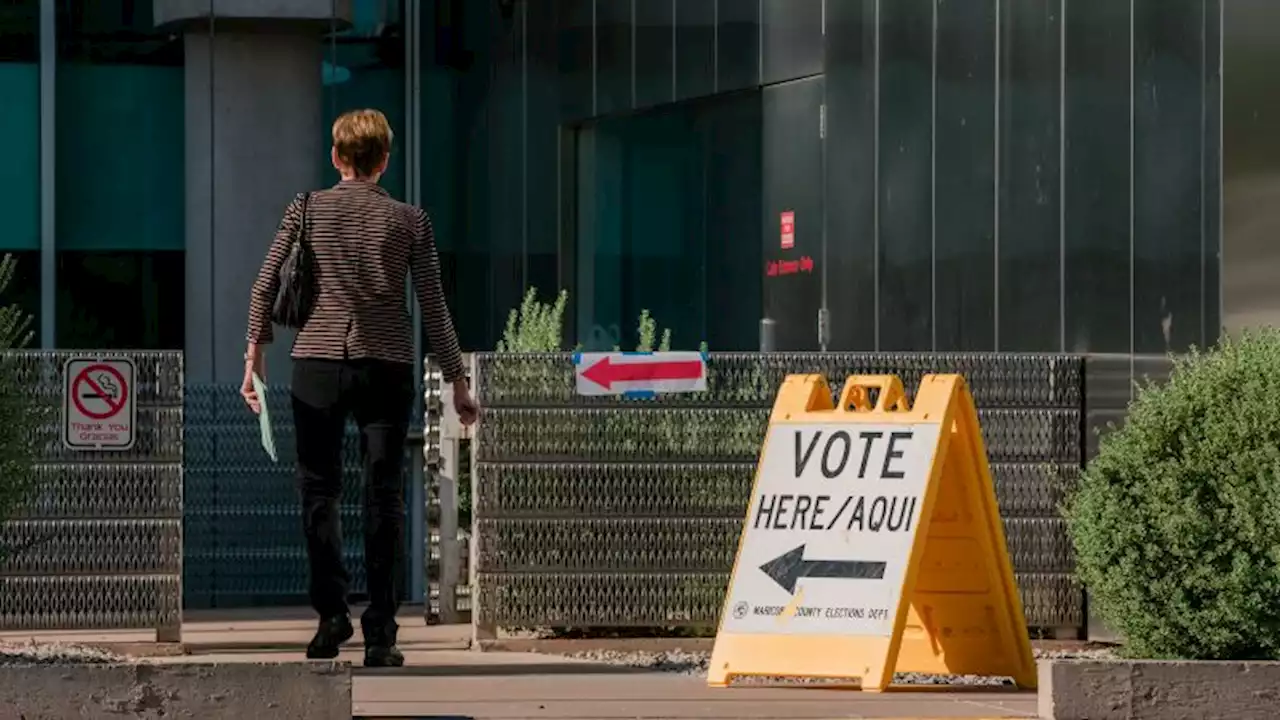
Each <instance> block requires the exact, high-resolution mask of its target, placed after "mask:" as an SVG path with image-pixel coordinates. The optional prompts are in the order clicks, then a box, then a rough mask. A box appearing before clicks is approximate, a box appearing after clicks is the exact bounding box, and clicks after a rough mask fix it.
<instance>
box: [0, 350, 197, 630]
mask: <svg viewBox="0 0 1280 720" xmlns="http://www.w3.org/2000/svg"><path fill="white" fill-rule="evenodd" d="M89 356H93V357H102V358H119V357H128V358H131V359H132V360H133V361H134V363H135V364H136V367H137V377H136V378H135V384H136V386H137V389H136V392H137V403H138V423H137V426H136V427H135V434H136V438H137V440H136V443H135V445H134V447H133V449H131V450H128V451H124V452H85V451H74V450H68V449H66V448H65V447H64V446H63V442H62V437H61V423H62V414H61V413H62V407H61V404H62V401H63V398H62V394H63V376H62V373H63V366H64V364H65V363H66V361H67V360H69V359H71V358H75V357H89ZM0 362H3V363H5V367H6V369H7V370H14V371H16V373H17V376H18V381H19V383H18V387H19V388H20V389H21V390H22V391H23V392H24V394H26V395H27V396H28V397H30V398H31V399H32V400H33V407H32V412H33V413H34V414H35V415H36V416H37V417H36V418H35V424H36V427H35V431H34V432H35V441H36V446H37V452H38V455H37V465H36V481H37V492H36V496H35V497H34V498H33V499H32V501H31V502H30V503H28V504H27V505H26V506H25V508H24V509H23V511H22V513H21V514H20V516H19V517H17V518H15V519H13V520H11V521H9V522H8V523H5V524H4V525H0V547H5V548H10V549H11V552H10V553H8V554H7V556H6V557H5V559H3V560H2V561H0V628H2V629H8V630H29V629H49V628H57V629H107V628H156V629H158V630H160V631H161V632H162V633H176V631H177V629H178V628H179V627H180V623H181V613H182V603H181V575H182V559H183V558H182V541H183V538H182V502H183V498H182V459H183V448H182V424H183V412H182V398H183V368H182V353H179V352H97V353H94V352H88V351H75V352H71V351H66V352H12V353H5V354H4V355H3V357H0ZM10 420H11V419H6V421H10Z"/></svg>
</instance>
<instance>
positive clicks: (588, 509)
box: [473, 353, 1084, 628]
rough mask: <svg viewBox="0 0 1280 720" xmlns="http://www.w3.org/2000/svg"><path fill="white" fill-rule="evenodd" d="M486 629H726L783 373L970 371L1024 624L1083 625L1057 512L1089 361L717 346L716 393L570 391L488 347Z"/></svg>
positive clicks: (478, 477) (711, 380) (481, 617)
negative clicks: (740, 350) (757, 467)
mask: <svg viewBox="0 0 1280 720" xmlns="http://www.w3.org/2000/svg"><path fill="white" fill-rule="evenodd" d="M475 368H476V370H475V372H476V375H477V378H475V379H474V381H473V384H474V386H475V387H476V388H477V392H478V394H479V398H480V402H481V406H482V407H484V408H485V414H484V418H483V420H482V421H481V423H480V425H479V436H478V441H477V443H476V447H475V449H474V454H475V465H474V468H473V474H474V480H473V482H474V486H475V497H474V513H475V518H476V522H475V529H476V533H477V534H476V537H475V538H474V539H473V542H475V543H476V544H477V547H476V552H475V555H474V557H475V559H476V561H477V565H476V568H475V575H474V577H475V582H476V591H477V592H478V595H479V597H478V601H477V602H476V603H475V605H474V609H473V612H475V613H478V616H477V618H476V621H477V623H478V624H479V625H481V626H489V627H493V626H506V627H530V626H535V627H537V626H562V625H563V626H575V627H584V626H627V625H631V626H655V625H656V626H681V625H692V626H699V625H713V624H714V623H715V621H716V619H717V616H718V613H719V611H720V603H721V600H722V598H723V594H724V591H725V587H726V585H727V581H728V574H729V572H730V570H731V568H732V565H733V557H734V553H735V550H736V547H737V542H738V536H739V533H740V530H741V527H742V525H741V524H742V521H743V516H744V514H745V511H746V508H747V505H748V501H749V495H750V488H751V483H752V474H753V468H754V463H755V460H756V457H757V454H758V452H759V447H760V442H761V441H762V439H763V437H764V432H765V428H766V426H767V423H768V414H769V408H770V407H771V406H772V403H773V399H774V394H775V392H776V389H777V387H778V386H779V385H780V383H781V381H782V379H783V378H784V377H785V376H786V375H788V374H793V373H821V374H823V375H825V376H826V377H828V378H830V379H831V381H832V382H831V384H832V386H833V392H838V390H839V387H840V384H841V382H842V380H843V378H845V377H847V376H849V375H854V374H893V375H898V376H900V377H901V378H902V379H903V383H904V385H905V386H906V388H907V389H908V393H911V392H912V391H914V388H915V387H916V386H917V385H918V384H919V380H920V378H921V377H922V376H923V375H925V374H927V373H960V374H962V375H964V376H965V378H966V380H967V381H968V383H969V385H970V387H971V389H972V392H973V394H974V397H975V400H976V401H977V404H978V408H979V416H980V420H981V424H982V429H983V435H984V439H985V441H986V444H987V450H988V453H989V456H990V460H991V463H992V471H993V475H994V477H995V483H996V492H997V495H998V497H999V501H1000V507H1001V511H1002V513H1003V516H1004V521H1005V529H1006V531H1007V537H1008V542H1009V552H1010V555H1011V556H1012V559H1013V564H1014V569H1015V573H1016V575H1017V579H1018V582H1019V586H1020V589H1021V594H1022V599H1023V603H1024V606H1025V608H1026V612H1027V616H1028V622H1029V623H1030V624H1031V625H1032V626H1034V627H1045V628H1079V627H1082V626H1083V623H1084V613H1083V593H1082V592H1081V591H1080V589H1079V588H1078V587H1076V585H1075V584H1074V582H1073V581H1072V579H1071V571H1072V568H1073V560H1072V556H1071V547H1070V542H1069V540H1068V537H1067V534H1066V528H1065V525H1064V524H1063V522H1062V521H1061V520H1060V519H1058V516H1057V511H1056V510H1057V506H1058V504H1059V502H1060V501H1061V500H1062V498H1063V493H1064V492H1065V491H1066V489H1067V488H1069V487H1070V485H1071V483H1073V482H1074V481H1075V479H1076V478H1078V476H1079V472H1080V467H1081V460H1082V457H1081V456H1082V437H1081V426H1082V418H1081V404H1082V401H1083V372H1082V371H1083V360H1082V359H1081V358H1078V357H1072V356H1061V355H996V354H974V355H960V354H956V355H946V354H942V355H915V354H838V353H823V354H817V353H811V354H810V353H804V354H801V353H774V354H767V355H760V354H713V355H712V356H711V358H710V362H709V365H708V388H707V391H706V392H703V393H697V394H692V395H671V396H662V397H659V398H657V399H654V400H641V401H635V400H627V399H623V398H616V397H603V398H585V397H579V396H577V395H575V394H574V383H573V362H572V356H570V355H568V354H551V355H505V354H486V355H479V356H477V358H476V366H475Z"/></svg>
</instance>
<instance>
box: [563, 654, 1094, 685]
mask: <svg viewBox="0 0 1280 720" xmlns="http://www.w3.org/2000/svg"><path fill="white" fill-rule="evenodd" d="M1035 654H1036V659H1037V660H1045V659H1055V660H1057V659H1063V660H1065V659H1082V660H1105V659H1110V658H1114V657H1116V653H1115V651H1114V650H1112V649H1109V648H1088V649H1078V650H1039V649H1037V650H1036V651H1035ZM565 657H569V658H573V659H575V660H586V661H589V662H595V663H603V664H606V665H617V666H622V667H633V668H637V669H641V670H649V671H652V672H666V673H673V674H677V675H690V676H694V675H705V674H706V673H707V668H708V666H709V664H710V661H711V653H709V652H698V651H686V650H668V651H661V652H647V651H631V652H628V651H623V650H586V651H582V652H576V653H569V654H566V655H565ZM893 681H894V683H896V684H902V685H969V686H992V687H999V686H1008V685H1012V684H1013V680H1012V679H1011V678H1005V677H986V676H980V675H929V674H925V673H898V674H897V675H895V676H894V680H893ZM735 683H738V684H743V685H754V684H778V683H787V684H802V685H824V684H836V685H848V684H849V682H848V681H847V680H843V681H841V680H825V679H823V680H818V679H813V680H808V679H804V680H802V679H798V678H743V679H740V680H736V681H735Z"/></svg>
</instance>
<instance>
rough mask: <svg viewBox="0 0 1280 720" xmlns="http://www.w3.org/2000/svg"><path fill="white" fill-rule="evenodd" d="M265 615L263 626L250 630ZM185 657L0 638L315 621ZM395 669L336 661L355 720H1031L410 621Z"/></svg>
mask: <svg viewBox="0 0 1280 720" xmlns="http://www.w3.org/2000/svg"><path fill="white" fill-rule="evenodd" d="M264 612H265V613H269V616H270V619H266V620H264V619H261V618H262V616H263V614H264ZM188 618H189V622H188V623H186V625H185V626H184V628H183V639H184V644H185V646H186V651H187V653H188V654H175V653H169V654H168V655H167V656H166V655H165V654H164V653H163V652H157V651H156V650H157V649H156V648H155V647H154V646H153V645H152V644H151V640H152V639H153V638H154V635H153V634H149V633H145V632H89V633H86V632H40V633H34V634H33V633H13V632H10V633H0V641H3V640H8V641H23V640H27V639H31V638H33V637H34V639H37V640H41V641H61V642H72V643H83V644H97V645H107V646H110V647H115V648H118V649H120V650H125V651H130V652H133V653H135V654H154V655H157V657H155V658H154V659H155V661H156V662H248V661H258V662H262V661H285V662H287V661H293V660H297V659H299V658H300V657H301V653H302V649H303V648H304V647H305V646H306V643H307V641H308V640H309V639H310V636H311V632H312V630H313V629H314V621H313V620H311V618H310V617H309V614H308V613H307V612H304V611H258V612H234V613H226V612H222V613H198V612H197V613H188ZM401 625H402V629H401V635H400V645H401V648H402V649H403V650H404V652H405V657H406V660H407V662H406V666H405V667H404V668H399V669H395V670H385V671H372V670H365V669H363V668H360V667H359V664H360V658H361V654H360V645H359V636H358V634H357V637H356V638H355V639H353V641H352V643H351V644H350V645H348V646H347V648H346V649H345V650H344V652H343V659H346V660H349V661H351V662H352V663H353V665H354V666H356V668H357V669H356V671H355V679H354V703H353V704H354V707H353V714H354V715H355V716H356V717H368V718H373V717H384V718H396V717H399V718H423V717H426V718H432V720H464V719H465V720H514V719H516V718H520V719H531V718H538V719H539V720H568V719H570V718H593V719H594V720H614V719H615V718H616V719H621V718H628V719H629V720H649V719H656V718H663V720H685V719H688V720H693V719H695V718H717V719H726V720H727V719H729V718H739V719H741V720H782V719H783V718H786V719H787V720H817V719H819V718H821V719H823V720H834V719H836V718H841V719H843V718H883V719H885V720H888V719H890V718H902V719H906V718H939V719H940V718H1031V717H1034V716H1035V711H1036V707H1035V706H1036V700H1035V696H1034V695H1033V694H1029V693H1007V692H1005V693H1001V692H944V691H937V692H922V693H911V694H906V693H886V694H883V695H875V694H869V693H868V694H864V693H860V692H857V691H847V690H832V689H821V690H819V689H804V688H761V687H747V688H729V689H712V688H708V687H707V686H706V683H705V681H704V680H703V679H702V678H701V677H688V676H681V675H673V674H669V673H658V672H648V671H642V670H635V669H631V668H620V667H616V666H609V665H601V664H597V663H591V662H587V661H582V660H574V659H569V658H563V657H555V656H548V655H537V654H533V653H521V652H485V653H478V652H472V651H470V650H467V649H465V648H466V647H467V638H468V633H469V628H467V627H466V626H434V627H427V626H425V624H424V623H423V621H422V616H421V615H420V614H417V615H415V614H413V613H406V615H405V616H404V618H403V619H402V620H401Z"/></svg>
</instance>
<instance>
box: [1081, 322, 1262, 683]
mask: <svg viewBox="0 0 1280 720" xmlns="http://www.w3.org/2000/svg"><path fill="white" fill-rule="evenodd" d="M1065 511H1066V517H1067V519H1068V521H1069V524H1070V528H1071V534H1072V537H1073V541H1074V545H1075V551H1076V554H1077V562H1078V572H1079V576H1080V579H1081V580H1082V581H1083V582H1084V583H1085V585H1086V586H1087V587H1088V588H1089V593H1090V602H1091V603H1092V604H1093V605H1094V606H1095V607H1096V608H1097V609H1098V610H1099V612H1100V613H1101V615H1102V617H1103V618H1105V619H1106V621H1107V622H1108V623H1109V624H1110V625H1111V626H1112V627H1113V628H1115V629H1116V630H1117V631H1119V632H1120V633H1122V634H1123V636H1124V639H1125V643H1126V652H1128V653H1129V654H1131V655H1133V656H1136V657H1143V658H1188V659H1221V660H1227V659H1251V658H1252V659H1257V658H1267V659H1276V658H1280V333H1278V332H1276V331H1274V330H1268V331H1264V332H1255V333H1251V334H1248V335H1246V336H1245V337H1243V338H1242V339H1239V340H1236V341H1224V342H1223V344H1222V345H1221V346H1220V347H1219V348H1217V349H1216V350H1214V351H1212V352H1209V353H1207V354H1206V353H1197V352H1193V353H1192V354H1191V355H1189V356H1188V357H1186V358H1182V359H1179V360H1177V361H1176V365H1175V368H1174V372H1173V375H1172V377H1171V379H1170V381H1169V382H1168V383H1166V384H1165V385H1163V386H1155V385H1152V384H1144V385H1143V386H1142V387H1141V388H1140V390H1139V394H1138V397H1137V399H1136V401H1135V402H1134V403H1133V404H1132V406H1131V408H1130V411H1129V415H1128V417H1127V419H1126V421H1125V423H1124V425H1123V427H1121V428H1118V429H1113V430H1112V432H1111V433H1110V434H1109V435H1107V437H1105V438H1104V439H1103V441H1102V445H1101V449H1100V453H1099V455H1098V457H1097V459H1095V460H1094V461H1092V462H1091V463H1090V464H1089V467H1088V468H1087V470H1086V472H1085V473H1084V477H1083V480H1082V482H1081V484H1080V486H1079V487H1078V488H1077V489H1076V490H1075V491H1074V492H1073V493H1072V495H1071V497H1070V498H1069V500H1068V503H1067V506H1066V508H1065Z"/></svg>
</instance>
